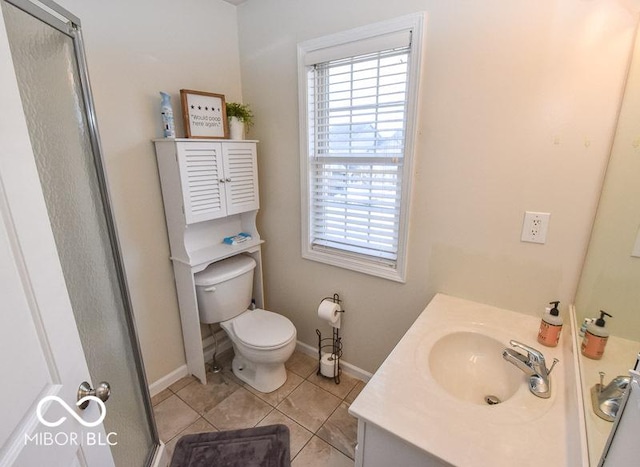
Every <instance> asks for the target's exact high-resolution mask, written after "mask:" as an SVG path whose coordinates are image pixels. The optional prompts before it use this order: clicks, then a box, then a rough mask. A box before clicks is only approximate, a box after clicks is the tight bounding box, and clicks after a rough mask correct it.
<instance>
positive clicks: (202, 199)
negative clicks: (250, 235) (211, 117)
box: [177, 141, 227, 224]
mask: <svg viewBox="0 0 640 467" xmlns="http://www.w3.org/2000/svg"><path fill="white" fill-rule="evenodd" d="M177 150H178V164H179V167H180V179H181V184H182V196H183V202H184V216H185V221H186V223H187V224H193V223H195V222H202V221H207V220H211V219H217V218H219V217H224V216H226V215H227V206H226V200H225V194H224V185H225V176H224V169H223V163H222V145H221V144H220V143H210V142H195V141H194V142H188V143H184V144H179V145H178V148H177Z"/></svg>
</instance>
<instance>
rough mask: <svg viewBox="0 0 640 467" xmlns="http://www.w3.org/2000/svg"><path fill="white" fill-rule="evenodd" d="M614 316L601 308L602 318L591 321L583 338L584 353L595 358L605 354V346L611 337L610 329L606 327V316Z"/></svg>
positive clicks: (598, 358) (597, 358)
mask: <svg viewBox="0 0 640 467" xmlns="http://www.w3.org/2000/svg"><path fill="white" fill-rule="evenodd" d="M605 315H606V316H608V317H609V318H612V316H611V315H610V314H609V313H606V312H605V311H602V310H600V318H598V319H597V320H595V321H594V322H593V323H590V324H589V325H588V326H587V330H586V331H585V333H584V339H583V340H582V355H584V356H585V357H587V358H591V359H593V360H600V359H601V358H602V354H604V347H605V346H606V345H607V340H608V339H609V331H607V330H606V329H605V328H604V325H605V322H604V317H605Z"/></svg>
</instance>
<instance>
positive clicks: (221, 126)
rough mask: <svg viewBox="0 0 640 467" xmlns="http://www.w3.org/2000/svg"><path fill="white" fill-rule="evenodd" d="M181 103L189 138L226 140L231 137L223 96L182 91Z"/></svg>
mask: <svg viewBox="0 0 640 467" xmlns="http://www.w3.org/2000/svg"><path fill="white" fill-rule="evenodd" d="M180 101H181V102H182V118H183V119H184V130H185V132H186V134H187V138H213V139H224V138H227V137H228V136H229V128H228V124H227V109H226V107H225V102H224V96H223V95H222V94H212V93H210V92H202V91H191V90H189V89H181V90H180Z"/></svg>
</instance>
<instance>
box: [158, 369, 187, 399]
mask: <svg viewBox="0 0 640 467" xmlns="http://www.w3.org/2000/svg"><path fill="white" fill-rule="evenodd" d="M188 374H189V370H188V369H187V365H182V366H180V367H178V368H176V369H175V370H173V371H172V372H171V373H169V374H167V375H165V376H163V377H162V378H160V379H159V380H157V381H154V382H153V383H151V384H150V385H149V393H150V394H151V397H153V396H155V395H156V394H159V393H161V392H162V391H164V390H165V389H167V388H168V387H169V386H171V385H172V384H173V383H175V382H176V381H179V380H180V379H182V378H184V377H185V376H187V375H188Z"/></svg>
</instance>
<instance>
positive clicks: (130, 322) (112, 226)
mask: <svg viewBox="0 0 640 467" xmlns="http://www.w3.org/2000/svg"><path fill="white" fill-rule="evenodd" d="M4 1H6V2H7V3H9V4H11V5H13V6H15V7H16V8H19V9H21V10H23V11H25V12H26V13H28V14H30V15H32V16H34V17H35V18H37V19H39V20H40V21H42V22H44V23H46V24H48V25H49V26H51V27H53V28H55V29H56V30H58V31H60V32H61V33H63V34H65V35H67V36H69V37H70V38H71V39H72V41H73V46H74V47H73V50H74V56H75V58H76V61H77V65H78V72H79V78H80V87H81V90H82V98H83V103H84V111H85V113H86V117H87V125H88V130H89V137H90V142H91V149H92V155H93V162H94V165H95V168H96V176H97V179H98V185H99V189H100V197H101V201H102V206H103V209H104V213H105V220H106V224H107V228H108V233H109V241H110V244H111V245H110V246H111V250H112V252H113V261H114V263H115V271H116V274H117V279H118V285H119V287H120V290H121V292H122V301H123V308H124V311H125V313H124V316H125V319H126V326H127V330H128V334H129V342H130V344H131V350H132V353H133V357H134V359H135V367H136V376H137V380H138V385H139V387H140V390H141V393H142V399H143V401H144V405H145V413H146V415H147V419H146V421H147V424H148V427H149V429H150V432H151V438H152V441H153V447H152V450H151V452H149V455H148V456H147V464H146V465H147V466H151V465H158V462H159V461H160V460H161V457H162V454H163V450H162V449H161V447H162V445H161V442H160V437H159V435H158V430H157V427H156V423H155V418H154V415H153V406H152V403H151V395H150V394H149V388H148V386H147V380H146V375H145V370H144V362H143V360H142V351H141V349H140V343H139V341H138V333H137V329H136V324H135V320H134V318H133V306H132V303H131V296H130V293H129V287H128V285H127V284H128V283H127V278H126V274H125V270H124V261H123V259H122V249H121V247H120V242H119V240H118V236H117V228H116V223H115V219H114V216H113V210H112V208H111V206H112V203H111V195H110V192H109V185H108V182H107V176H106V166H105V162H104V157H103V153H102V146H101V143H100V134H99V132H98V123H97V118H96V112H95V105H94V101H93V95H92V93H91V85H90V81H89V70H88V67H87V61H86V57H85V55H84V41H83V38H82V30H81V22H80V19H79V18H78V17H76V16H75V15H73V14H72V13H70V12H69V11H68V10H66V9H65V8H63V7H61V6H60V5H58V4H56V3H55V2H53V1H51V0H34V1H30V0H4ZM34 2H37V3H34ZM41 5H42V6H41ZM79 331H80V330H79Z"/></svg>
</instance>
